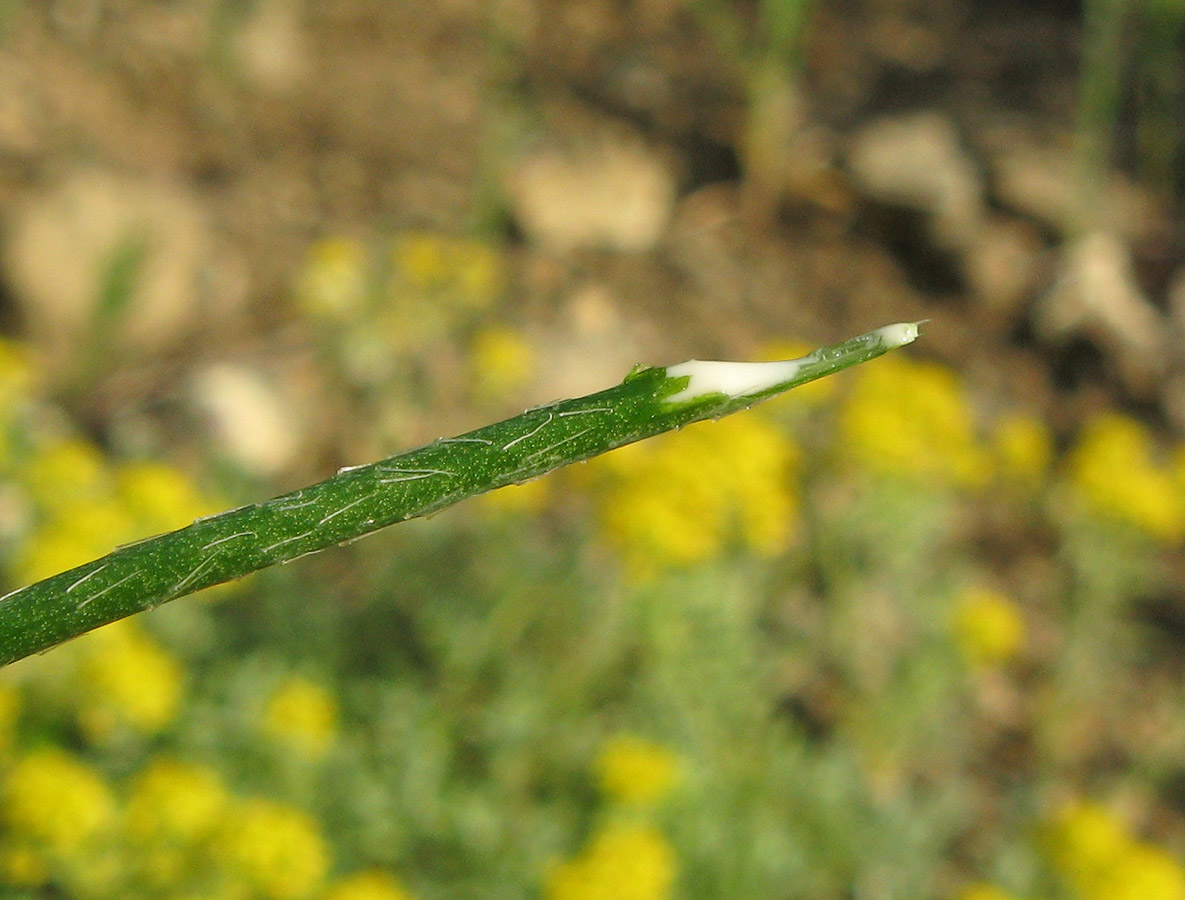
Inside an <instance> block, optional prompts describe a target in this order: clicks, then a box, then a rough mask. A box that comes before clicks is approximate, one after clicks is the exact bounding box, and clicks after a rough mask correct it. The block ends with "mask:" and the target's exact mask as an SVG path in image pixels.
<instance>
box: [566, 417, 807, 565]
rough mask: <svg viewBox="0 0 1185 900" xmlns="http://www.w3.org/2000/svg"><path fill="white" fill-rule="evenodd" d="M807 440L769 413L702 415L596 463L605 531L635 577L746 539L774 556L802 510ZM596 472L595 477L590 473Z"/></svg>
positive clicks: (706, 555) (688, 561) (691, 560)
mask: <svg viewBox="0 0 1185 900" xmlns="http://www.w3.org/2000/svg"><path fill="white" fill-rule="evenodd" d="M798 462H799V457H798V451H797V448H796V447H795V446H794V445H793V444H792V443H791V442H790V441H789V440H787V439H786V437H785V436H784V435H782V434H781V433H780V432H779V431H778V430H777V429H776V428H775V427H773V426H772V425H771V424H769V423H768V422H767V421H766V420H765V419H763V418H762V417H761V416H759V415H748V416H737V417H735V418H731V419H725V420H723V421H720V422H710V423H700V424H696V425H692V426H689V427H687V428H685V429H683V430H682V431H680V432H678V433H674V434H668V435H663V436H661V437H658V438H655V439H654V440H651V441H646V442H643V443H638V444H631V445H629V446H627V447H623V448H621V449H619V450H615V451H613V452H612V453H609V454H606V455H605V456H603V457H601V458H599V459H598V460H596V461H595V462H594V463H592V464H590V466H589V470H590V472H591V473H592V477H591V479H588V480H590V481H591V483H592V484H593V485H594V488H596V489H598V490H597V494H598V496H597V499H598V519H599V523H600V526H601V530H602V533H603V534H604V535H605V536H606V537H607V538H608V540H609V541H610V543H612V544H614V545H616V546H617V547H619V548H620V550H621V552H622V554H623V557H624V559H625V563H626V566H627V568H628V570H629V571H630V573H631V575H633V576H634V577H635V578H638V579H646V578H649V577H652V576H653V575H655V574H657V573H658V572H660V571H661V570H662V569H664V568H668V567H672V566H681V565H688V564H691V563H696V562H700V561H703V560H706V559H709V558H711V557H712V556H714V555H716V554H718V553H719V552H720V551H721V550H723V549H724V547H725V546H727V544H728V543H729V542H730V541H732V540H735V539H738V538H739V540H740V541H741V542H742V543H743V544H744V545H745V546H746V547H748V548H749V549H750V550H752V551H754V552H757V553H761V554H773V553H776V552H778V551H779V550H780V549H782V548H783V547H785V545H786V544H787V542H788V541H789V540H790V538H791V536H792V534H793V530H794V526H795V518H796V513H797V495H796V493H795V491H794V485H793V479H794V476H795V475H796V474H797V469H798ZM586 478H587V476H586Z"/></svg>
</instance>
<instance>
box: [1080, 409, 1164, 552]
mask: <svg viewBox="0 0 1185 900" xmlns="http://www.w3.org/2000/svg"><path fill="white" fill-rule="evenodd" d="M1155 451H1156V448H1155V442H1154V441H1153V438H1152V434H1151V433H1150V432H1149V430H1148V429H1147V428H1146V427H1145V426H1144V425H1142V424H1141V423H1140V422H1138V421H1136V420H1135V419H1133V418H1131V417H1129V416H1124V415H1121V414H1119V413H1110V412H1109V413H1104V414H1102V415H1099V416H1097V417H1095V418H1094V419H1093V420H1091V421H1090V422H1089V423H1088V424H1087V426H1086V428H1085V429H1084V430H1083V433H1082V436H1081V438H1080V439H1079V441H1078V444H1077V446H1076V447H1075V448H1074V450H1073V452H1072V453H1071V454H1070V459H1069V479H1070V484H1071V486H1072V488H1073V489H1074V490H1075V491H1076V493H1077V495H1078V496H1080V497H1081V498H1082V500H1083V501H1085V503H1086V505H1087V507H1088V508H1089V509H1090V510H1091V511H1093V512H1094V513H1095V514H1097V515H1100V516H1103V517H1107V518H1112V519H1115V520H1118V521H1121V522H1125V523H1127V524H1129V525H1133V526H1135V527H1136V528H1139V529H1140V530H1142V531H1143V532H1145V533H1146V534H1148V535H1149V536H1151V537H1153V538H1156V539H1159V540H1164V541H1177V540H1180V539H1181V538H1182V537H1183V536H1185V492H1183V490H1182V484H1181V479H1180V477H1179V476H1178V475H1177V474H1176V473H1175V472H1173V471H1172V469H1171V468H1170V467H1169V466H1167V465H1164V464H1162V463H1161V462H1159V461H1158V460H1157V457H1156V452H1155Z"/></svg>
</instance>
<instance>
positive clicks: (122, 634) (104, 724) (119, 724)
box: [78, 620, 184, 741]
mask: <svg viewBox="0 0 1185 900" xmlns="http://www.w3.org/2000/svg"><path fill="white" fill-rule="evenodd" d="M82 641H83V643H82V644H81V646H80V648H79V649H80V651H81V652H82V661H81V664H80V667H79V692H80V694H81V700H80V702H79V714H78V717H79V724H80V725H81V726H82V729H83V731H84V732H85V733H86V734H87V736H88V737H89V738H90V739H91V740H94V741H103V740H107V739H109V738H110V737H112V736H113V735H114V734H116V733H117V732H118V731H119V730H120V729H123V728H130V729H132V730H133V731H137V732H140V733H142V734H152V733H155V732H157V731H159V730H160V729H162V728H163V727H164V726H165V725H167V724H169V722H171V721H172V720H173V718H174V716H175V715H176V714H177V710H178V708H179V707H180V705H181V700H182V694H183V688H184V672H183V670H182V668H181V665H180V663H178V662H177V660H176V659H174V658H173V657H172V656H171V655H170V654H169V653H167V652H166V651H165V650H164V649H163V648H161V646H160V645H159V644H157V643H156V641H154V640H152V638H150V637H148V636H147V635H146V634H144V633H143V632H142V631H141V630H140V628H139V626H138V625H136V623H134V622H131V621H128V620H124V621H121V622H116V623H114V624H111V625H107V626H105V627H103V628H100V629H98V630H97V631H93V632H91V633H90V634H89V635H87V636H86V637H85V638H83V639H82Z"/></svg>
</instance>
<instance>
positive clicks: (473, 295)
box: [392, 231, 505, 309]
mask: <svg viewBox="0 0 1185 900" xmlns="http://www.w3.org/2000/svg"><path fill="white" fill-rule="evenodd" d="M392 261H393V264H394V270H395V271H394V276H395V286H396V291H397V292H399V293H403V292H407V291H410V292H412V293H414V294H416V295H419V296H420V297H422V298H426V297H427V296H431V297H434V298H436V299H439V300H442V301H444V302H445V303H446V304H447V305H449V306H453V307H456V308H463V309H481V308H484V307H486V306H488V305H489V303H490V301H492V300H493V299H494V298H495V297H496V296H497V295H498V294H499V293H500V292H501V291H502V288H503V285H504V282H505V272H504V263H503V259H502V256H501V254H499V253H498V252H497V251H495V250H494V249H493V248H491V247H488V246H487V245H485V244H483V243H481V242H479V241H474V240H468V239H465V238H454V237H449V236H446V235H442V234H433V233H431V232H426V231H409V232H405V233H404V234H401V235H399V236H398V237H397V238H396V239H395V242H394V247H393V249H392Z"/></svg>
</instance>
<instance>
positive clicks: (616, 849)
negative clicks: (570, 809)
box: [544, 822, 675, 900]
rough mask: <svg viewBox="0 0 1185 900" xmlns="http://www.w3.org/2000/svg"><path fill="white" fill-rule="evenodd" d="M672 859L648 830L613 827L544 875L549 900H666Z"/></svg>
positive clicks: (665, 845) (667, 846)
mask: <svg viewBox="0 0 1185 900" xmlns="http://www.w3.org/2000/svg"><path fill="white" fill-rule="evenodd" d="M674 880H675V853H674V851H673V850H672V849H671V846H670V844H668V843H667V841H666V838H664V837H663V836H662V834H661V833H660V832H659V831H658V830H657V829H655V828H653V827H651V826H648V825H634V824H627V823H623V822H612V823H610V824H608V825H607V826H605V827H604V828H603V829H602V830H601V831H600V832H598V833H597V834H596V835H594V837H593V839H592V841H591V842H590V843H589V845H588V846H587V847H586V848H585V849H584V850H583V851H581V853H579V854H578V855H577V856H575V857H574V858H572V859H570V860H568V861H566V862H563V863H560V864H558V865H555V866H554V867H553V868H552V869H551V871H550V872H549V873H548V877H547V883H546V890H545V892H544V894H545V896H546V898H547V900H665V898H667V897H669V896H670V895H671V886H672V884H673V882H674Z"/></svg>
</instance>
